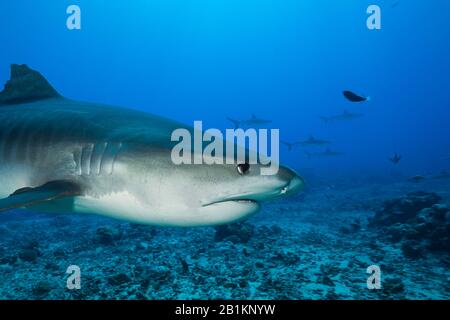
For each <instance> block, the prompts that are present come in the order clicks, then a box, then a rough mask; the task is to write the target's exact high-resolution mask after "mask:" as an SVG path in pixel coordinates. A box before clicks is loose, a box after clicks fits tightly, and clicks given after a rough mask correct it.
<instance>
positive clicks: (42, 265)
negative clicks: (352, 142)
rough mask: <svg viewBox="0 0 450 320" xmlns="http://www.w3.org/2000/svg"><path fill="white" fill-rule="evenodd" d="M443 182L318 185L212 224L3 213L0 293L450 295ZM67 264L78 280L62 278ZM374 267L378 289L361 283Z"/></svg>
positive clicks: (44, 295) (175, 296)
mask: <svg viewBox="0 0 450 320" xmlns="http://www.w3.org/2000/svg"><path fill="white" fill-rule="evenodd" d="M425 183H426V182H425ZM439 183H440V184H433V185H431V186H432V187H433V188H431V187H430V189H432V190H433V191H435V192H436V194H433V193H424V192H417V190H414V188H416V185H412V184H410V183H408V184H405V185H392V186H389V185H383V187H382V188H381V187H380V186H378V185H375V186H367V185H359V186H357V187H354V188H351V186H348V185H346V187H345V188H339V187H334V188H333V189H332V190H329V191H327V194H330V196H329V197H327V198H325V197H324V194H323V192H321V190H320V189H318V190H314V191H313V192H310V193H307V194H306V195H305V196H302V197H294V198H286V199H285V200H283V201H280V202H274V203H270V204H267V205H266V206H264V207H263V210H262V211H261V212H260V213H258V214H257V215H255V216H254V217H252V218H250V219H249V220H247V221H245V222H240V223H236V224H231V225H227V226H220V227H216V228H211V227H208V228H206V227H205V228H180V229H177V228H164V227H149V226H142V225H136V224H130V223H127V222H121V221H115V220H111V219H106V218H101V217H95V216H88V215H51V214H48V215H47V214H36V213H32V212H22V211H15V212H12V213H4V214H2V215H1V216H0V299H405V298H406V299H449V298H450V289H449V287H448V278H449V277H450V272H449V270H450V268H449V266H450V257H449V254H448V252H449V247H448V245H449V243H450V241H449V239H448V236H449V234H450V232H449V229H448V226H449V220H450V219H449V203H450V194H449V193H448V191H447V190H450V182H449V183H446V182H445V180H440V182H439ZM438 195H439V196H438ZM328 198H329V199H328ZM440 198H442V200H440ZM324 199H328V200H324ZM357 199H364V201H365V202H366V205H365V206H363V205H362V202H363V201H362V200H357ZM439 200H440V201H439ZM424 257H426V259H423V258H424ZM70 265H77V266H79V267H80V270H81V289H80V290H69V289H68V288H67V287H66V280H67V277H68V274H66V270H67V268H68V266H70ZM370 265H378V266H379V267H380V268H381V271H382V278H381V286H382V288H381V289H380V290H369V289H368V288H367V286H366V281H367V277H368V276H369V275H368V274H367V273H366V269H367V267H368V266H370Z"/></svg>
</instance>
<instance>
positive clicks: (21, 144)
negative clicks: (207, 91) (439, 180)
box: [0, 65, 304, 226]
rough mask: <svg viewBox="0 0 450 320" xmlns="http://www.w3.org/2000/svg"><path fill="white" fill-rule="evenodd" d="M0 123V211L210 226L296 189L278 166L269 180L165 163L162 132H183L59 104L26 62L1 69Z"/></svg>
mask: <svg viewBox="0 0 450 320" xmlns="http://www.w3.org/2000/svg"><path fill="white" fill-rule="evenodd" d="M0 124H1V126H0V179H1V182H0V212H5V211H8V210H12V209H18V208H22V209H26V210H32V211H40V212H50V213H51V212H61V213H64V212H69V213H86V214H99V215H103V216H108V217H112V218H117V219H122V220H126V221H130V222H134V223H141V224H149V225H163V226H210V225H219V224H224V223H230V222H234V221H238V220H240V219H243V218H245V217H247V216H249V215H251V214H253V213H255V212H257V211H258V210H259V208H260V203H261V202H262V201H264V200H268V199H273V198H278V197H280V196H284V195H287V194H292V193H295V192H297V191H299V190H301V189H302V188H303V186H304V181H303V179H302V178H301V177H300V176H298V175H297V174H296V173H295V172H294V171H293V170H291V169H289V168H287V167H283V166H280V168H279V170H278V172H277V173H276V174H273V175H270V176H269V175H261V174H260V170H261V168H262V167H263V165H261V164H248V163H235V164H204V163H203V164H198V165H190V164H174V163H173V161H172V159H171V150H172V148H173V146H174V144H175V143H174V142H173V141H171V134H172V132H173V131H174V130H175V129H178V128H186V130H190V132H192V130H194V129H193V128H191V127H190V126H186V125H183V124H180V123H177V122H175V121H172V120H169V119H165V118H162V117H159V116H155V115H152V114H148V113H145V112H142V111H138V110H133V109H127V108H121V107H112V106H107V105H102V104H97V103H87V102H80V101H74V100H70V99H67V98H64V97H62V96H61V95H60V94H59V93H58V92H57V91H56V90H55V89H54V88H53V87H52V86H51V85H50V84H49V82H48V81H47V80H46V79H45V78H44V77H43V76H42V75H41V74H40V73H39V72H37V71H35V70H32V69H30V68H29V67H27V66H26V65H12V66H11V77H10V80H9V81H8V82H7V83H6V84H5V87H4V90H3V91H2V92H0ZM192 152H194V151H192ZM224 157H225V155H224ZM224 163H226V162H225V161H224Z"/></svg>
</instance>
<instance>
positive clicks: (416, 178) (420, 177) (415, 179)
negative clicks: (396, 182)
mask: <svg viewBox="0 0 450 320" xmlns="http://www.w3.org/2000/svg"><path fill="white" fill-rule="evenodd" d="M408 180H409V181H412V182H421V181H423V180H425V177H424V176H421V175H416V176H414V177H411V178H409V179H408Z"/></svg>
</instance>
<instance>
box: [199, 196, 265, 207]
mask: <svg viewBox="0 0 450 320" xmlns="http://www.w3.org/2000/svg"><path fill="white" fill-rule="evenodd" d="M226 202H236V203H240V204H259V202H258V201H256V200H252V199H239V198H238V199H223V200H217V201H213V202H209V203H206V204H204V205H203V206H202V207H208V206H212V205H215V204H220V203H226Z"/></svg>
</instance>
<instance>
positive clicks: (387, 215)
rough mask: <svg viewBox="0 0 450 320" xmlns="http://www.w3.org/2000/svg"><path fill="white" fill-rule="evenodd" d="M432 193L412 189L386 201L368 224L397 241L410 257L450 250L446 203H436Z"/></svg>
mask: <svg viewBox="0 0 450 320" xmlns="http://www.w3.org/2000/svg"><path fill="white" fill-rule="evenodd" d="M440 200H441V198H440V197H439V196H438V195H437V194H435V193H426V192H415V193H410V194H408V195H406V196H405V197H401V198H395V199H392V200H388V201H386V203H385V205H384V208H383V210H381V211H379V212H377V213H376V215H375V216H374V218H373V219H372V220H371V222H370V226H372V227H377V228H379V229H381V231H382V235H383V236H385V237H387V238H388V239H389V240H391V241H393V242H397V243H400V245H401V248H402V251H403V253H404V254H405V255H406V256H408V257H410V258H415V259H417V258H424V257H426V255H427V253H430V252H443V253H444V254H448V253H450V219H449V215H450V206H449V205H443V204H437V203H438V202H439V201H440Z"/></svg>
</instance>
